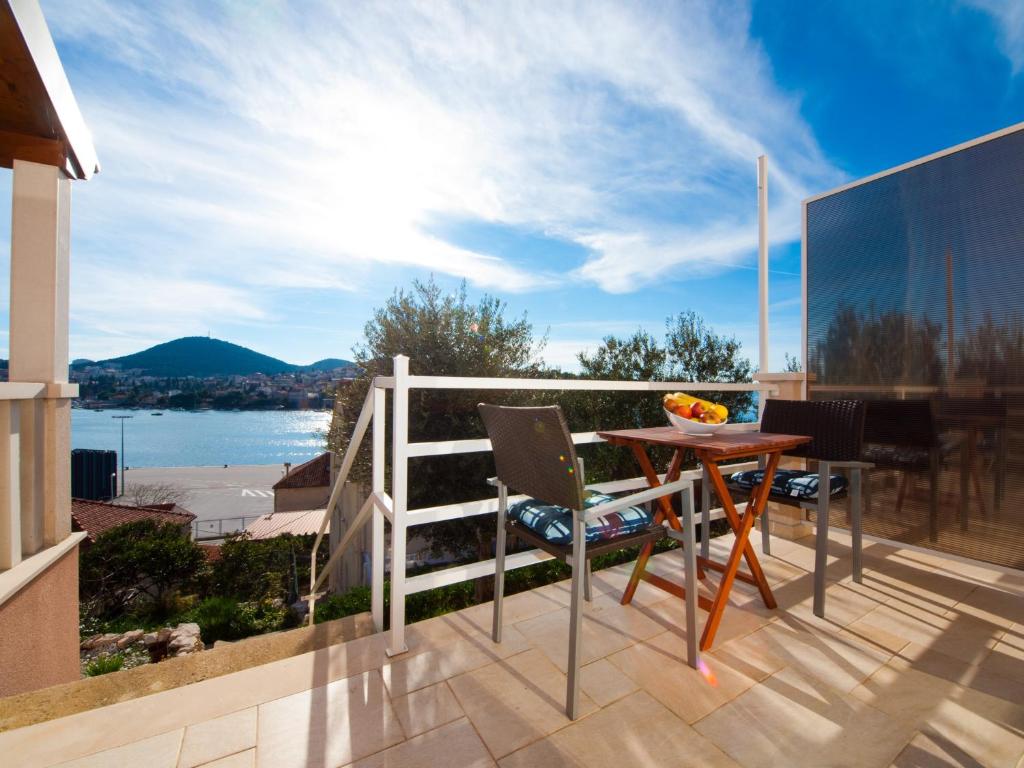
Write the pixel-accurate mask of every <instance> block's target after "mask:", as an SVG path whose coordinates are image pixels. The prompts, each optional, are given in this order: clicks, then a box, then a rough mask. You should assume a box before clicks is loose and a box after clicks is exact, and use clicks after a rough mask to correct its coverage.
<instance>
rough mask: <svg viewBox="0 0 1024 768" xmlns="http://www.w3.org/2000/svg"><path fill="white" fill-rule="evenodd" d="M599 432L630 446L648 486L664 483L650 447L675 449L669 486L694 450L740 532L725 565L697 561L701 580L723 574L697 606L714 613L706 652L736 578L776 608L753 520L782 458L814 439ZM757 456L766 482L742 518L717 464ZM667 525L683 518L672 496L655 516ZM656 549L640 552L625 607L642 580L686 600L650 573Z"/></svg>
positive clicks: (662, 430) (667, 430) (668, 430)
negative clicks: (754, 541)
mask: <svg viewBox="0 0 1024 768" xmlns="http://www.w3.org/2000/svg"><path fill="white" fill-rule="evenodd" d="M597 434H598V436H599V437H601V438H603V439H605V440H607V441H608V442H609V443H611V444H613V445H621V446H625V447H628V448H630V449H631V450H632V451H633V455H634V456H635V457H636V460H637V462H638V463H639V464H640V468H641V470H642V471H643V473H644V477H646V478H647V482H648V484H649V485H650V486H651V487H652V488H654V487H657V486H658V485H661V481H660V480H659V479H658V473H657V472H656V471H655V469H654V466H653V464H652V463H651V460H650V457H649V456H648V454H647V446H656V445H663V446H668V447H671V448H673V449H674V452H673V455H672V461H671V463H670V464H669V467H668V472H667V473H666V475H665V482H666V483H669V482H672V481H674V480H676V479H678V478H679V474H680V471H681V469H682V465H683V459H684V454H685V452H686V451H687V450H692V451H693V452H694V454H695V455H696V457H697V459H698V460H699V461H700V462H701V464H703V466H704V469H705V476H706V477H707V478H708V479H709V480H710V482H711V486H712V488H713V489H714V490H715V492H716V494H717V495H718V498H719V499H720V500H721V502H722V509H723V510H724V511H725V517H726V520H728V521H729V526H730V527H731V528H732V530H733V532H734V533H735V534H736V540H735V542H734V543H733V546H732V552H731V553H730V555H729V559H728V560H727V561H726V562H724V563H722V562H719V561H717V560H712V559H711V558H710V557H698V558H697V567H698V577H702V573H701V571H702V570H703V569H704V568H707V569H708V570H714V571H719V572H721V574H722V578H721V581H720V582H719V584H718V591H717V592H716V593H715V597H714V600H709V599H708V598H706V597H704V596H703V595H701V596H699V597H698V605H700V607H701V608H704V609H705V610H707V611H708V614H709V615H708V620H707V623H706V624H705V625H704V633H703V635H702V636H701V641H700V648H701V650H702V651H706V650H708V649H709V648H710V647H711V644H712V643H713V642H714V639H715V633H716V632H717V631H718V625H719V623H720V622H721V621H722V613H723V611H724V610H725V605H726V602H727V601H728V598H729V592H730V590H731V589H732V584H733V581H734V580H736V579H739V580H741V581H746V582H749V583H751V584H754V585H755V586H756V587H757V588H758V591H759V592H760V593H761V599H762V600H763V601H764V604H765V606H766V607H768V608H775V605H776V604H775V598H774V596H773V595H772V591H771V587H769V586H768V580H767V579H766V578H765V575H764V571H762V570H761V564H760V563H759V562H758V560H757V554H756V553H755V552H754V548H753V547H752V546H751V545H750V540H749V539H750V531H751V529H752V528H753V526H754V520H755V519H756V518H757V517H758V516H759V515H760V514H761V513H762V512H763V511H764V508H765V505H766V504H767V503H768V494H769V491H770V490H771V482H772V478H773V477H774V475H775V470H776V468H777V467H778V465H779V458H780V457H781V455H782V454H783V453H785V452H786V451H788V450H792V449H793V448H795V447H796V446H798V445H802V444H804V443H808V442H810V440H811V438H810V437H806V436H804V435H778V434H770V433H767V432H727V431H721V432H718V433H717V434H713V435H690V434H686V433H684V432H680V431H679V430H678V429H676V428H675V427H654V428H650V429H623V430H615V431H611V432H598V433H597ZM752 456H765V457H766V462H765V471H764V480H763V482H762V483H761V484H760V485H759V486H757V487H756V488H754V489H753V490H752V491H751V494H750V499H749V500H748V501H747V505H746V508H745V509H744V511H743V514H742V515H740V514H739V513H738V512H737V511H736V506H735V505H734V504H733V501H732V496H731V495H730V494H729V491H728V489H727V488H726V486H725V479H724V478H723V477H722V473H721V471H720V470H719V466H718V465H719V463H720V462H724V461H731V460H735V459H743V458H749V457H752ZM663 521H667V522H668V523H669V525H670V526H672V528H674V529H676V530H679V527H680V523H679V519H678V517H677V515H676V514H675V511H674V510H673V509H672V502H671V500H670V499H669V498H668V497H663V498H661V499H658V511H657V513H656V514H655V522H659V523H660V522H663ZM703 535H704V536H707V535H708V532H707V531H704V532H703ZM652 550H653V544H646V545H645V546H644V547H643V549H641V550H640V556H639V557H638V558H637V561H636V566H635V567H634V569H633V575H632V576H631V577H630V580H629V584H628V585H627V587H626V591H625V592H624V593H623V595H622V604H623V605H625V604H627V603H629V602H630V601H631V600H632V599H633V594H634V593H635V592H636V588H637V585H638V584H639V582H640V580H641V579H643V580H644V581H646V582H648V583H649V584H651V585H652V586H655V587H658V588H659V589H663V590H665V591H666V592H669V593H671V594H673V595H676V596H677V597H685V595H686V592H685V590H684V589H683V588H682V587H680V586H679V585H677V584H675V583H673V582H671V581H669V580H668V579H664V578H662V577H661V576H658V575H657V574H653V573H649V572H648V571H647V561H648V559H649V558H650V556H651V551H652ZM741 559H743V560H746V562H747V568H748V569H749V572H744V571H741V570H740V569H739V566H740V560H741ZM687 631H688V632H690V633H691V636H692V633H693V632H695V628H694V627H688V628H687Z"/></svg>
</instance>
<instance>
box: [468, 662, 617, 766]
mask: <svg viewBox="0 0 1024 768" xmlns="http://www.w3.org/2000/svg"><path fill="white" fill-rule="evenodd" d="M449 685H451V687H452V690H453V691H454V692H455V696H456V697H457V698H458V700H459V704H460V705H461V706H462V709H463V711H465V713H466V715H467V716H468V717H469V719H470V720H471V721H472V723H473V726H474V727H475V728H476V730H477V732H478V733H479V734H480V737H481V738H482V739H483V740H484V743H485V744H486V745H487V748H488V749H489V750H490V751H491V754H493V755H494V756H495V757H498V758H501V757H502V756H504V755H507V754H508V753H510V752H513V751H515V750H517V749H519V748H521V747H523V746H525V745H527V744H529V743H530V742H532V741H536V740H537V739H540V738H543V737H544V736H547V735H548V734H551V733H553V732H554V731H556V730H558V729H559V728H562V727H564V726H566V725H568V724H569V722H570V721H569V719H568V718H567V717H566V715H565V700H566V677H565V675H564V674H562V673H561V672H560V671H559V670H558V669H557V668H556V667H555V666H554V665H553V664H552V663H551V662H550V661H549V660H548V659H547V657H546V656H545V655H544V654H543V653H541V652H540V651H538V650H536V649H532V650H529V651H526V652H525V653H520V654H518V655H516V656H512V657H510V658H508V659H504V660H503V661H499V662H496V663H493V664H488V665H487V666H485V667H481V668H480V669H476V670H473V671H472V672H467V673H465V674H463V675H459V676H458V677H455V678H452V680H450V681H449ZM595 709H597V705H596V704H594V702H593V701H592V700H591V699H590V697H589V696H587V695H586V694H585V693H584V692H583V691H580V710H581V716H584V715H587V714H588V713H590V712H593V711H594V710H595Z"/></svg>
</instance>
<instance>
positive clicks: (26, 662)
mask: <svg viewBox="0 0 1024 768" xmlns="http://www.w3.org/2000/svg"><path fill="white" fill-rule="evenodd" d="M78 643H79V640H78V547H73V548H72V549H70V550H69V551H68V552H67V554H65V555H64V557H62V558H61V559H60V560H58V561H57V562H56V563H54V564H53V565H52V566H51V567H50V568H49V569H48V570H47V571H45V572H44V573H42V574H40V575H39V576H38V577H37V578H35V579H34V580H33V581H32V582H31V583H29V584H27V585H26V586H25V587H24V588H22V589H21V591H19V592H18V593H17V594H16V595H14V596H13V597H11V598H10V599H9V600H7V601H6V602H4V604H3V605H0V670H3V674H0V696H10V695H11V694H15V693H22V692H24V691H32V690H35V689H37V688H45V687H47V686H50V685H57V684H58V683H67V682H71V681H72V680H77V679H78V678H79V677H80V671H79V666H78Z"/></svg>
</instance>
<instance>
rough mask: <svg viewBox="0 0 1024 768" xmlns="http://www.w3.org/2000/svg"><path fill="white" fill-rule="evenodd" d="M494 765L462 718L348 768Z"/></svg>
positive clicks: (485, 767)
mask: <svg viewBox="0 0 1024 768" xmlns="http://www.w3.org/2000/svg"><path fill="white" fill-rule="evenodd" d="M494 765H495V763H494V760H493V759H491V755H490V753H488V751H487V748H486V747H485V746H484V743H483V742H482V741H480V737H479V736H477V734H476V731H474V730H473V726H472V725H470V723H469V721H468V720H466V719H465V718H463V719H461V720H457V721H456V722H454V723H450V724H448V725H443V726H441V727H440V728H436V729H435V730H432V731H428V732H427V733H424V734H422V735H420V736H417V737H416V738H414V739H409V740H408V741H405V742H402V743H401V744H398V745H396V746H394V747H390V748H389V749H385V750H384V751H383V752H378V753H377V754H375V755H370V756H369V757H365V758H363V759H362V760H359V761H358V762H355V763H352V764H351V765H350V766H349V768H422V767H423V766H444V768H490V767H491V766H494Z"/></svg>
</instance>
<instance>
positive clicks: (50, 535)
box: [9, 160, 71, 546]
mask: <svg viewBox="0 0 1024 768" xmlns="http://www.w3.org/2000/svg"><path fill="white" fill-rule="evenodd" d="M11 211H12V215H11V302H10V313H11V317H10V358H11V360H10V364H9V365H10V371H9V374H10V375H9V379H10V381H12V382H15V381H25V382H36V383H43V384H47V385H50V386H48V387H47V394H46V400H45V404H44V406H43V415H42V419H41V426H42V434H33V448H34V449H35V450H36V451H37V453H36V457H37V458H39V454H40V453H41V454H42V457H41V458H42V461H41V463H35V462H34V466H35V467H36V469H35V471H36V472H41V473H43V482H42V493H43V498H42V503H41V508H42V513H43V524H42V535H43V544H44V545H45V546H51V545H53V544H57V543H59V542H61V541H63V540H64V539H65V538H67V537H68V536H69V535H70V534H71V400H70V399H69V398H68V397H67V396H66V394H65V393H64V391H63V390H66V389H67V386H66V385H67V381H68V302H69V277H70V275H69V271H70V240H71V180H70V179H69V178H68V177H67V176H66V175H65V174H64V172H63V171H62V170H61V169H59V168H55V167H53V166H50V165H42V164H39V163H31V162H26V161H23V160H15V161H14V184H13V187H12V201H11ZM60 385H64V386H63V387H62V386H60ZM19 474H21V473H19ZM32 503H33V505H35V504H38V503H39V502H38V501H37V500H35V499H33V500H32ZM19 506H20V504H19ZM19 511H20V510H19ZM34 535H35V532H34V531H32V536H34Z"/></svg>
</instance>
